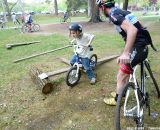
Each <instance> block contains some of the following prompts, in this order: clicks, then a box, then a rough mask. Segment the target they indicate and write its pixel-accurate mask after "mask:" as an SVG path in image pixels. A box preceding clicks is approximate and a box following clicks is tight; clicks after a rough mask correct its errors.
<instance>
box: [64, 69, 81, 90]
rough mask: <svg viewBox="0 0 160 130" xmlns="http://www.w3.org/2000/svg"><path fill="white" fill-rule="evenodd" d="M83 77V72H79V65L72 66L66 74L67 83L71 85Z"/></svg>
mask: <svg viewBox="0 0 160 130" xmlns="http://www.w3.org/2000/svg"><path fill="white" fill-rule="evenodd" d="M80 78H81V72H80V71H79V72H78V74H77V67H71V68H70V70H69V71H68V72H67V75H66V84H67V85H68V86H70V87H74V86H75V85H77V83H78V81H79V80H80Z"/></svg>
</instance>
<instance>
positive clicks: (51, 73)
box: [46, 67, 70, 77]
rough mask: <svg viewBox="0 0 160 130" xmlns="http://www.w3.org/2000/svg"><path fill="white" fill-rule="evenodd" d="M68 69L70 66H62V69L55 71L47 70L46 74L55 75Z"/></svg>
mask: <svg viewBox="0 0 160 130" xmlns="http://www.w3.org/2000/svg"><path fill="white" fill-rule="evenodd" d="M69 69H70V67H67V68H62V69H60V70H57V71H52V72H47V73H46V74H47V75H48V77H50V76H55V75H58V74H62V73H65V72H67V71H68V70H69Z"/></svg>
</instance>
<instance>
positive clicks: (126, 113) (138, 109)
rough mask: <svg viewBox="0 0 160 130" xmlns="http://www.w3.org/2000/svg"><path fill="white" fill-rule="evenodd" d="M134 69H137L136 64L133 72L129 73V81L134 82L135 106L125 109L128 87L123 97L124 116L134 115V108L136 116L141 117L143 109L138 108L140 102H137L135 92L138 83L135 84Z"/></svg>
mask: <svg viewBox="0 0 160 130" xmlns="http://www.w3.org/2000/svg"><path fill="white" fill-rule="evenodd" d="M136 69H137V66H135V68H134V71H133V73H132V74H130V79H129V82H133V83H134V84H135V88H134V94H135V97H136V102H137V106H135V107H133V108H131V109H129V110H127V109H126V106H127V101H128V97H129V94H130V90H129V89H128V90H127V92H126V97H125V102H124V108H123V109H124V116H127V117H134V116H135V113H133V111H134V110H136V116H137V117H138V118H139V117H142V115H143V109H141V108H140V102H139V98H138V93H137V88H138V84H137V81H136V75H135V72H136Z"/></svg>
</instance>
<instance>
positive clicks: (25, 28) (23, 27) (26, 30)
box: [21, 25, 28, 33]
mask: <svg viewBox="0 0 160 130" xmlns="http://www.w3.org/2000/svg"><path fill="white" fill-rule="evenodd" d="M21 32H22V33H26V32H28V27H27V26H26V25H22V28H21Z"/></svg>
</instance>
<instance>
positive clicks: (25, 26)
mask: <svg viewBox="0 0 160 130" xmlns="http://www.w3.org/2000/svg"><path fill="white" fill-rule="evenodd" d="M21 31H22V32H23V33H27V32H38V31H40V25H39V24H36V23H31V27H30V28H29V25H28V24H26V23H25V24H23V25H22V28H21Z"/></svg>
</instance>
